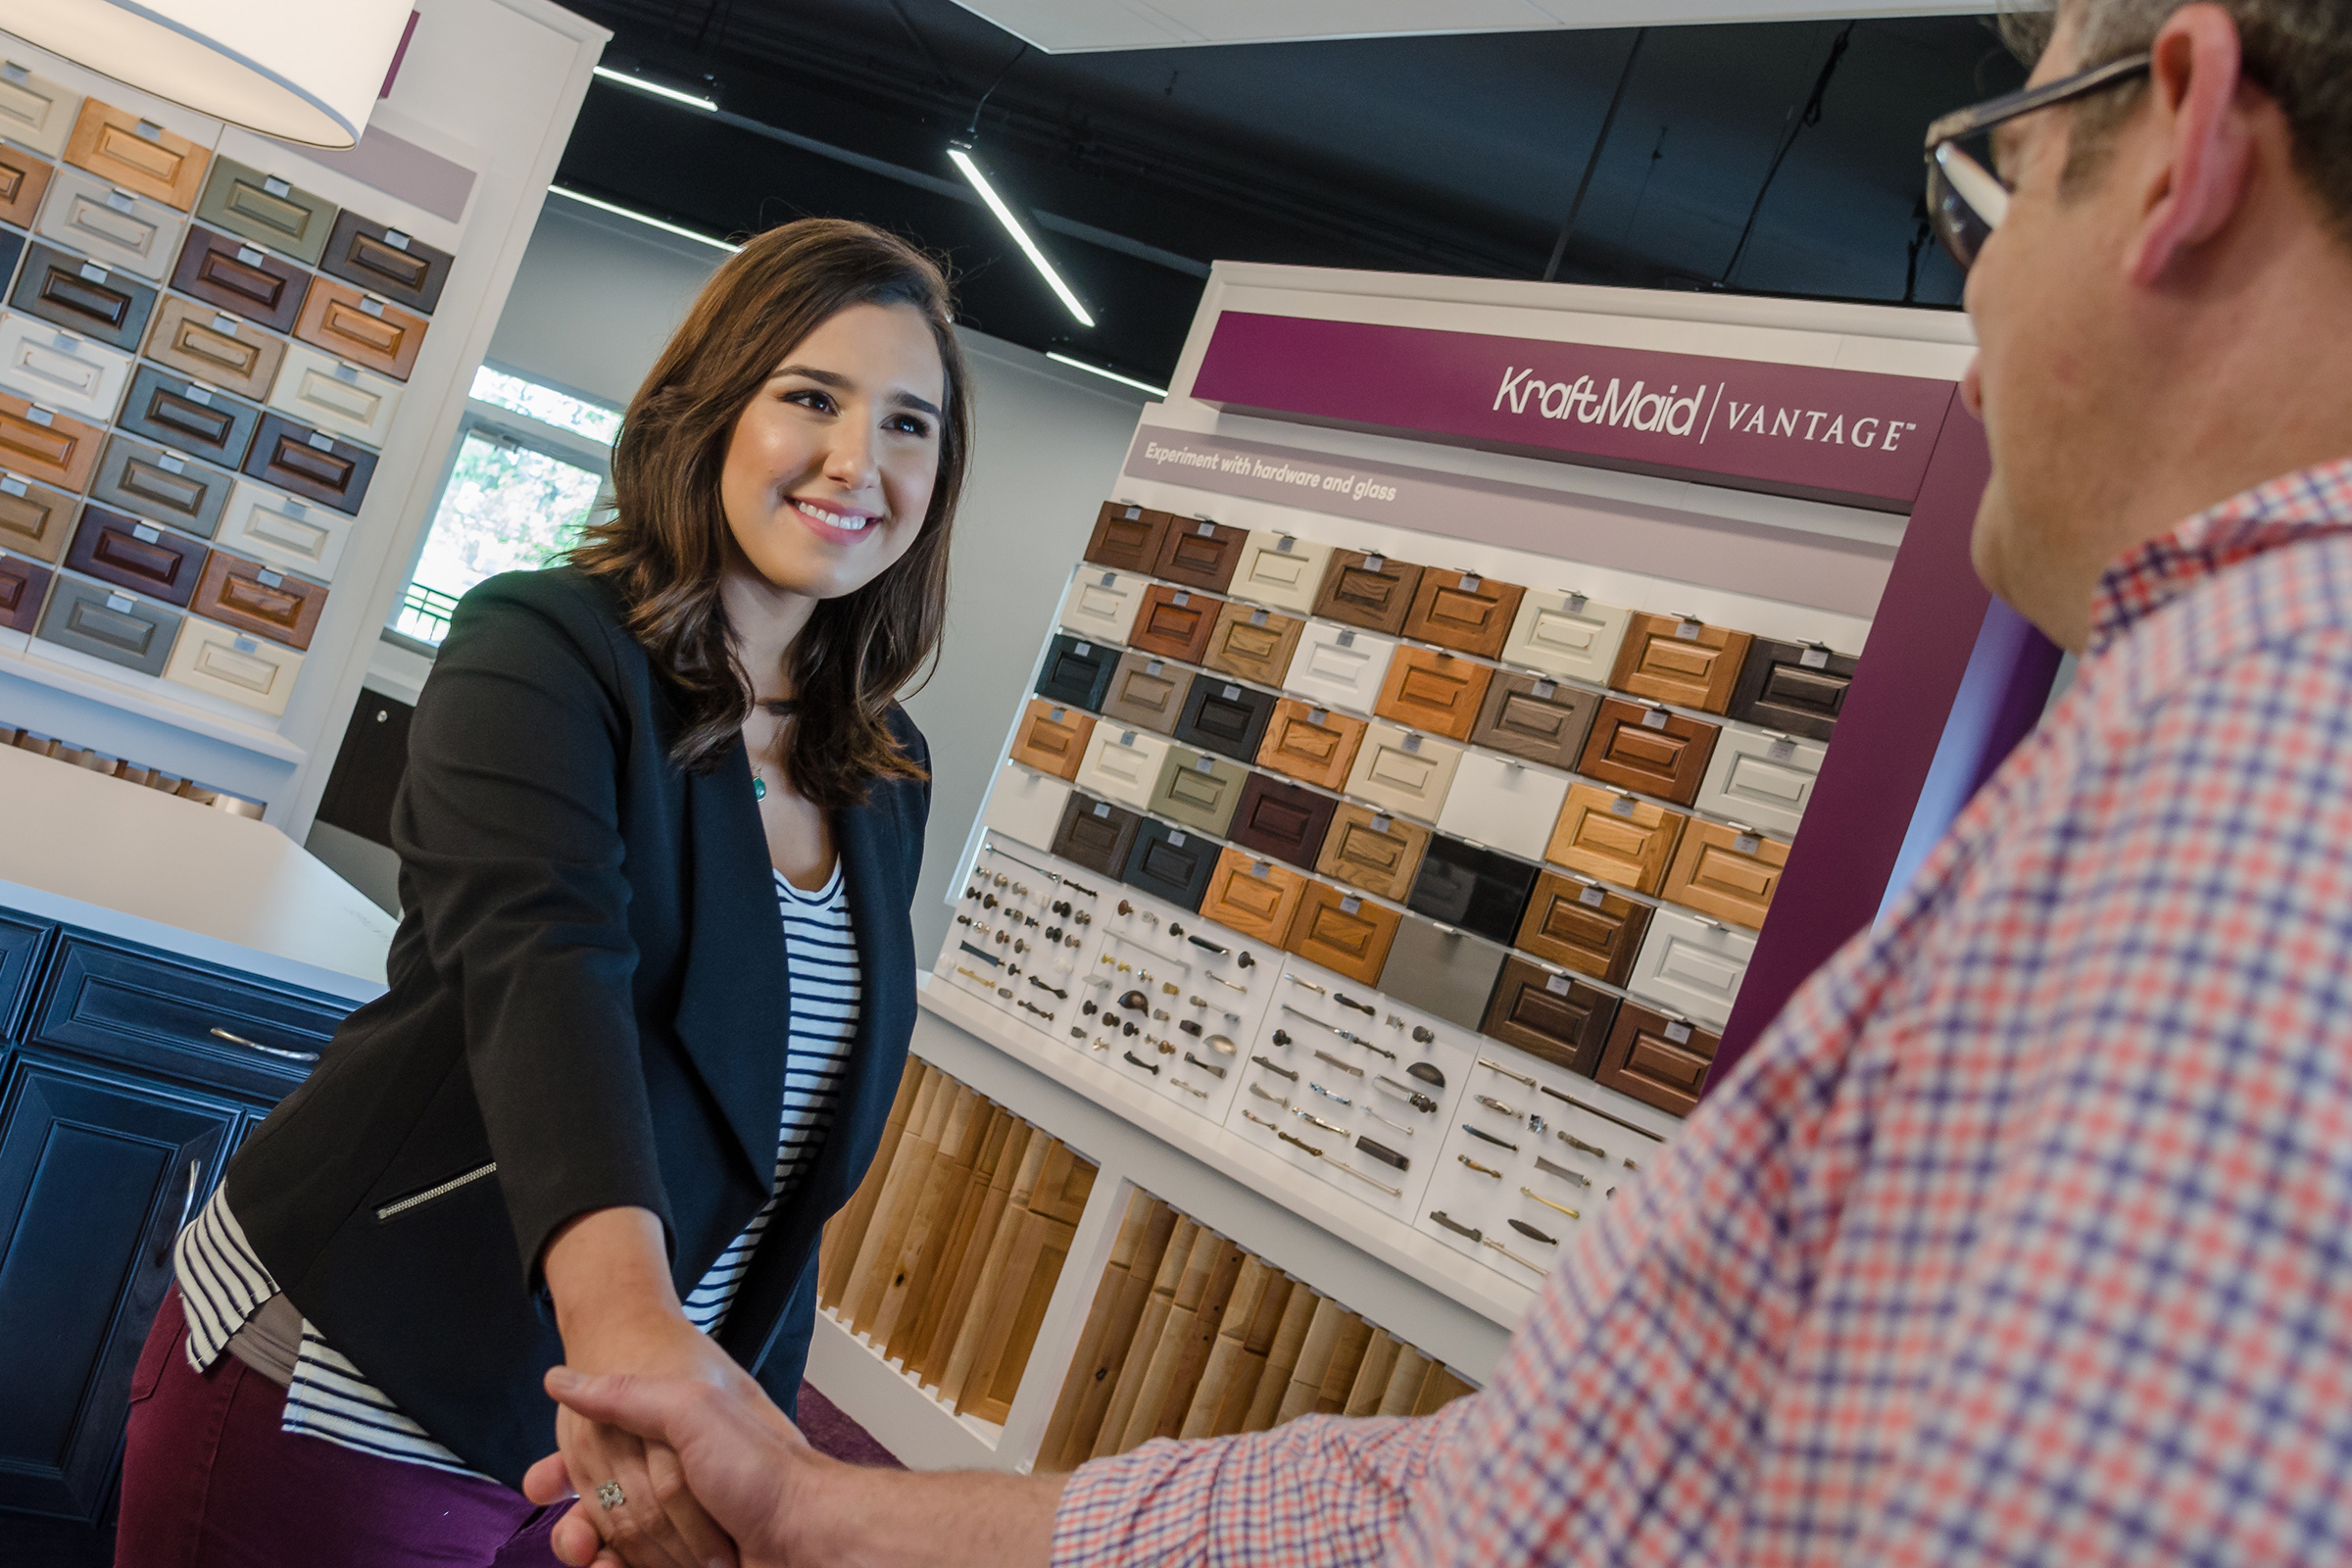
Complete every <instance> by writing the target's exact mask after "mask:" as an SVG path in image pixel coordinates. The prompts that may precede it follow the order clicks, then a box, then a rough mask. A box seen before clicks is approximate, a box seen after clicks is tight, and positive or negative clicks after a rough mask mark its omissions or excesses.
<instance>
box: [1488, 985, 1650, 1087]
mask: <svg viewBox="0 0 2352 1568" xmlns="http://www.w3.org/2000/svg"><path fill="white" fill-rule="evenodd" d="M1616 1019H1617V999H1616V998H1615V997H1612V996H1610V995H1609V994H1608V993H1607V992H1605V991H1603V990H1601V989H1600V988H1599V987H1598V986H1591V985H1587V984H1585V983H1584V982H1583V981H1582V980H1578V979H1575V978H1573V977H1571V976H1569V975H1564V974H1554V973H1553V972H1552V971H1550V970H1549V969H1546V968H1544V966H1543V965H1541V964H1538V963H1534V962H1531V961H1529V960H1528V959H1526V958H1522V957H1520V956H1518V955H1517V954H1513V955H1512V956H1510V957H1508V958H1506V959H1504V960H1503V965H1502V974H1501V976H1500V978H1499V979H1497V980H1496V981H1495V999H1494V1001H1492V1002H1490V1003H1489V1004H1488V1005H1487V1015H1486V1018H1485V1019H1484V1020H1483V1021H1482V1022H1481V1023H1480V1024H1479V1033H1481V1034H1483V1035H1485V1036H1487V1037H1488V1038H1489V1039H1492V1040H1499V1041H1501V1042H1502V1043H1503V1044H1504V1045H1506V1046H1516V1047H1517V1048H1519V1049H1520V1050H1521V1051H1524V1052H1526V1053H1527V1054H1529V1055H1531V1056H1537V1057H1541V1058H1542V1059H1544V1061H1548V1062H1550V1063H1551V1064H1552V1065H1553V1066H1555V1067H1564V1068H1566V1069H1567V1070H1568V1071H1570V1072H1575V1073H1582V1074H1584V1075H1585V1076H1586V1077H1588V1078H1590V1077H1592V1076H1593V1068H1595V1067H1597V1066H1599V1065H1600V1053H1601V1048H1602V1047H1603V1046H1605V1045H1607V1044H1608V1040H1609V1026H1610V1025H1611V1024H1613V1023H1614V1022H1616Z"/></svg>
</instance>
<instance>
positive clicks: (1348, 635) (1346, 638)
mask: <svg viewBox="0 0 2352 1568" xmlns="http://www.w3.org/2000/svg"><path fill="white" fill-rule="evenodd" d="M1339 646H1340V647H1342V648H1353V647H1354V646H1355V633H1353V632H1351V631H1344V632H1342V633H1340V635H1339Z"/></svg>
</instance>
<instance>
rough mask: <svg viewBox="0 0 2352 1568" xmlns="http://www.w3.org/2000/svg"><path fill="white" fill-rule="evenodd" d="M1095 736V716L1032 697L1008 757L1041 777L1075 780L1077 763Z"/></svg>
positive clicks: (1014, 736) (1022, 716) (1013, 739)
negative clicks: (1047, 774) (1050, 775)
mask: <svg viewBox="0 0 2352 1568" xmlns="http://www.w3.org/2000/svg"><path fill="white" fill-rule="evenodd" d="M1094 733H1095V720H1094V717H1093V715H1091V714H1088V713H1081V712H1079V711H1076V710H1075V709H1072V708H1069V707H1067V706H1065V705H1063V704H1060V703H1049V702H1047V701H1046V700H1045V699H1044V698H1042V697H1032V698H1030V699H1029V707H1028V710H1027V711H1025V712H1023V713H1022V715H1021V727H1020V729H1019V730H1017V731H1016V732H1015V733H1014V735H1013V737H1012V750H1011V752H1010V753H1009V754H1008V755H1009V756H1010V757H1011V758H1012V760H1014V761H1016V762H1025V763H1027V764H1028V765H1029V766H1031V767H1034V768H1036V769H1037V770H1038V771H1039V772H1041V773H1051V774H1053V775H1054V777H1055V778H1076V777H1077V776H1078V763H1079V761H1080V760H1081V759H1083V758H1084V757H1085V756H1086V743H1087V741H1088V740H1089V739H1090V738H1092V737H1093V735H1094Z"/></svg>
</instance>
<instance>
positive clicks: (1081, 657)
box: [1037, 632, 1119, 711]
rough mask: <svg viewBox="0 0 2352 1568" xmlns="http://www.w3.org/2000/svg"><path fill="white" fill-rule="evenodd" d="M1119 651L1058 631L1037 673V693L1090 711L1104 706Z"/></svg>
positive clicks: (1048, 646) (1049, 699)
mask: <svg viewBox="0 0 2352 1568" xmlns="http://www.w3.org/2000/svg"><path fill="white" fill-rule="evenodd" d="M1118 662H1119V651H1118V650H1117V649H1115V648H1107V647H1104V646H1103V644H1101V643H1096V642H1089V641H1088V640H1086V639H1085V638H1083V637H1072V636H1071V635H1069V634H1068V633H1067V632H1057V633H1055V634H1054V640H1053V641H1052V642H1050V643H1048V644H1047V645H1046V657H1045V660H1044V662H1043V663H1042V664H1041V665H1040V666H1039V669H1038V674H1037V695H1038V696H1040V697H1043V698H1044V699H1046V700H1047V701H1048V702H1052V703H1067V704H1068V705H1070V706H1071V707H1072V708H1084V709H1088V710H1090V711H1091V710H1096V709H1100V708H1101V707H1102V706H1103V693H1104V692H1105V691H1106V690H1108V689H1109V687H1110V673H1111V671H1112V670H1113V669H1115V668H1117V667H1118Z"/></svg>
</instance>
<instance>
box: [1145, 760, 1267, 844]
mask: <svg viewBox="0 0 2352 1568" xmlns="http://www.w3.org/2000/svg"><path fill="white" fill-rule="evenodd" d="M1249 782H1250V770H1249V769H1248V768H1246V767H1242V766H1240V765H1238V764H1236V763H1233V762H1229V761H1227V760H1224V759H1223V758H1221V757H1211V756H1209V755H1207V754H1206V753H1204V752H1196V751H1192V750H1190V749H1188V748H1186V747H1182V746H1171V747H1169V748H1168V760H1166V761H1165V762H1162V763H1161V764H1160V768H1159V782H1158V783H1157V784H1155V785H1154V786H1153V787H1152V803H1151V804H1152V810H1154V811H1156V812H1158V813H1159V814H1160V815H1161V816H1165V817H1172V818H1173V819H1175V820H1176V821H1179V822H1182V823H1184V824H1185V825H1186V826H1187V827H1191V828H1197V829H1199V830H1200V831H1201V832H1203V833H1213V834H1215V835H1216V836H1217V837H1219V838H1223V837H1224V836H1225V829H1226V827H1227V826H1228V824H1230V823H1231V822H1232V821H1233V810H1234V808H1235V807H1236V806H1238V805H1240V804H1241V799H1242V789H1243V787H1244V786H1245V785H1247V784H1248V783H1249Z"/></svg>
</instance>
